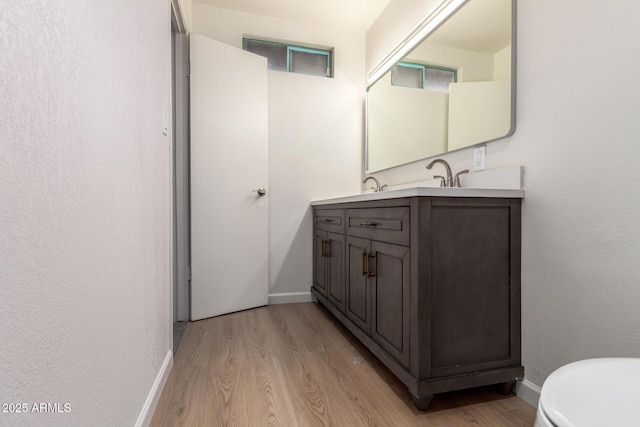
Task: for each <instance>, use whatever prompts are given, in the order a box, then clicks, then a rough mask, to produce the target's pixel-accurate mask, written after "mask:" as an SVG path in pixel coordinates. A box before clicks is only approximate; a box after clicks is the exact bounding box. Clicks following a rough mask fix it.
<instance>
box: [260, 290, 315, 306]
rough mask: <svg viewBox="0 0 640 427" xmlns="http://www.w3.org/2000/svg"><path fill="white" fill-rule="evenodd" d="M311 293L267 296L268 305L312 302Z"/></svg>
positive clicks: (287, 293)
mask: <svg viewBox="0 0 640 427" xmlns="http://www.w3.org/2000/svg"><path fill="white" fill-rule="evenodd" d="M312 301H313V300H312V298H311V292H283V293H279V294H269V305H273V304H294V303H297V302H312Z"/></svg>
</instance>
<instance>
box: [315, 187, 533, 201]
mask: <svg viewBox="0 0 640 427" xmlns="http://www.w3.org/2000/svg"><path fill="white" fill-rule="evenodd" d="M416 196H426V197H499V198H506V199H510V198H516V199H523V198H524V190H500V189H493V188H442V187H410V188H402V189H398V190H388V191H380V192H377V193H373V192H370V193H363V194H356V195H353V196H344V197H336V198H333V199H325V200H313V201H312V202H311V206H320V205H330V204H334V203H351V202H365V201H370V200H385V199H398V198H401V197H416Z"/></svg>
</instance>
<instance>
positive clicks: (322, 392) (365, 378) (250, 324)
mask: <svg viewBox="0 0 640 427" xmlns="http://www.w3.org/2000/svg"><path fill="white" fill-rule="evenodd" d="M534 418H535V409H534V408H533V407H531V406H529V405H528V404H526V403H525V402H524V401H522V400H520V399H519V398H517V397H516V396H515V395H509V396H503V395H501V394H500V393H498V391H496V390H495V389H494V388H493V387H483V388H476V389H472V390H464V391H458V392H452V393H444V394H440V395H436V396H435V398H434V399H433V401H432V404H431V407H430V408H429V410H428V411H426V412H422V413H421V412H419V411H418V410H417V409H416V408H415V407H414V406H413V403H412V401H411V398H410V396H409V392H408V391H407V389H406V387H405V386H404V385H403V384H402V383H401V382H400V381H399V380H397V379H396V378H395V377H394V376H393V374H391V372H390V371H389V370H387V369H386V368H385V367H384V366H383V365H382V364H381V363H380V362H379V361H378V360H377V359H376V358H375V357H374V356H373V355H372V354H371V353H370V352H369V351H368V350H367V349H366V348H365V347H364V346H363V345H362V344H360V343H359V342H358V341H357V340H356V339H355V338H354V337H353V336H352V335H351V333H350V332H349V331H348V330H347V329H346V328H344V327H343V326H342V325H341V324H339V323H338V322H337V321H336V320H335V319H334V318H333V317H332V316H331V314H329V312H328V311H327V310H326V309H324V308H323V307H322V306H320V305H316V304H313V303H305V304H287V305H272V306H266V307H261V308H257V309H253V310H247V311H242V312H238V313H232V314H228V315H224V316H219V317H215V318H211V319H207V320H201V321H198V322H193V323H190V324H189V326H188V327H187V330H186V332H185V334H184V337H183V338H182V343H181V344H180V347H179V348H178V352H177V354H176V356H175V359H174V365H173V368H172V370H171V373H170V374H169V378H168V380H167V383H166V385H165V387H164V390H163V392H162V395H161V397H160V400H159V402H158V405H157V407H156V411H155V413H154V416H153V420H152V422H151V426H171V427H173V426H249V427H253V426H329V425H331V426H348V427H351V426H447V427H455V426H470V425H473V426H492V427H493V426H532V425H533V422H534Z"/></svg>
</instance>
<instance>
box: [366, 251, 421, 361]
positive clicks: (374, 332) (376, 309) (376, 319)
mask: <svg viewBox="0 0 640 427" xmlns="http://www.w3.org/2000/svg"><path fill="white" fill-rule="evenodd" d="M409 253H410V252H409V248H408V247H406V246H399V245H393V244H390V243H382V242H377V241H372V242H371V253H370V257H371V259H370V262H369V264H370V265H371V267H370V268H369V269H370V270H372V271H371V274H372V277H371V281H372V284H371V289H372V290H371V293H372V296H371V298H372V301H371V306H372V313H371V314H372V316H371V318H372V319H371V320H372V323H371V338H373V340H374V341H375V342H376V343H378V344H379V345H380V347H382V348H383V349H384V350H385V351H387V353H389V354H390V355H391V356H393V358H394V359H396V360H397V361H398V362H400V363H402V364H403V365H404V366H405V367H408V366H409V332H410V330H409V284H410V277H409V275H410V271H411V270H410V267H409Z"/></svg>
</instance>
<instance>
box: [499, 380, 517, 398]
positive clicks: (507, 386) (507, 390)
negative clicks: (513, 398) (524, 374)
mask: <svg viewBox="0 0 640 427" xmlns="http://www.w3.org/2000/svg"><path fill="white" fill-rule="evenodd" d="M515 385H516V382H515V381H507V382H506V383H500V384H497V388H498V391H499V392H500V394H504V395H505V396H506V395H507V394H511V392H513V387H514V386H515Z"/></svg>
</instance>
